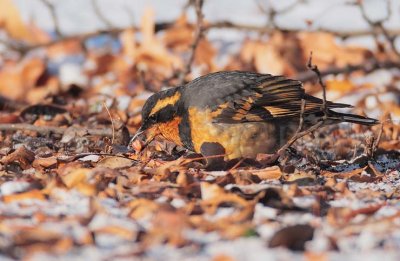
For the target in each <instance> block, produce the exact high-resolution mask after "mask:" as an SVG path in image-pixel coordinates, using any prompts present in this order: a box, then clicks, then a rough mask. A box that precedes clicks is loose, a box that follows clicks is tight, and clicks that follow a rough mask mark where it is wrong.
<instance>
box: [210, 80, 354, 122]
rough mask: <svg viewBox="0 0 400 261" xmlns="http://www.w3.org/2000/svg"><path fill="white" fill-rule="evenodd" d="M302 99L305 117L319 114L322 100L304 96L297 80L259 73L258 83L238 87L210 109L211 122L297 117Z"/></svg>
mask: <svg viewBox="0 0 400 261" xmlns="http://www.w3.org/2000/svg"><path fill="white" fill-rule="evenodd" d="M261 76H262V77H261ZM231 84H233V85H235V83H231ZM231 88H232V87H231ZM232 89H233V88H232ZM302 99H304V100H305V109H304V114H305V115H307V114H311V113H315V112H318V111H321V108H322V103H323V102H322V100H321V99H319V98H316V97H313V96H310V95H307V94H305V91H304V89H303V87H302V83H301V82H300V81H296V80H291V79H288V78H286V77H284V76H272V75H262V74H260V78H259V80H256V81H254V82H253V83H250V84H249V85H246V86H245V87H244V88H238V89H237V91H236V92H234V93H230V94H228V95H227V96H225V97H224V98H223V99H220V100H221V101H222V102H221V101H219V103H218V104H217V106H216V107H210V108H211V113H212V115H213V119H214V122H218V123H239V122H257V121H269V120H277V119H285V118H295V117H299V116H300V114H301V103H302ZM327 106H328V108H343V107H351V106H350V105H346V104H340V103H332V102H327Z"/></svg>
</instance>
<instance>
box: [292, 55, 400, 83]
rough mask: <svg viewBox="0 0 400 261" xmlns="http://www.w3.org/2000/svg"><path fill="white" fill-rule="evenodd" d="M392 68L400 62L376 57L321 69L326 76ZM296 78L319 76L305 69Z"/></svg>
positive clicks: (304, 79) (304, 78)
mask: <svg viewBox="0 0 400 261" xmlns="http://www.w3.org/2000/svg"><path fill="white" fill-rule="evenodd" d="M391 68H400V62H394V61H391V60H386V61H381V62H380V61H378V60H376V59H375V58H373V59H370V60H367V61H365V62H363V63H361V64H356V65H351V64H349V65H346V66H343V67H331V68H328V69H326V70H323V71H320V76H321V77H324V76H327V75H338V74H350V73H352V72H356V71H362V72H365V73H370V72H372V71H375V70H378V69H391ZM294 78H296V79H297V80H299V81H302V82H305V81H311V80H314V79H317V78H318V75H316V74H315V73H314V72H313V71H309V70H308V71H305V72H301V73H299V74H297V75H296V76H295V77H294Z"/></svg>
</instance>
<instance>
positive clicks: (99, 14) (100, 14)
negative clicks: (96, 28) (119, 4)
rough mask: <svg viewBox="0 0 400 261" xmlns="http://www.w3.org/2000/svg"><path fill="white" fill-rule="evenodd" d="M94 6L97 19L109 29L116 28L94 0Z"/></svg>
mask: <svg viewBox="0 0 400 261" xmlns="http://www.w3.org/2000/svg"><path fill="white" fill-rule="evenodd" d="M91 3H92V6H93V11H94V13H95V14H96V15H97V17H98V18H99V19H100V20H101V21H102V22H103V23H104V24H105V25H106V26H107V27H108V28H114V27H115V26H114V25H113V23H112V22H111V21H110V19H108V18H107V17H106V16H105V15H104V14H103V12H102V11H101V10H100V7H99V5H98V4H97V0H92V1H91Z"/></svg>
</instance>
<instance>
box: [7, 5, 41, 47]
mask: <svg viewBox="0 0 400 261" xmlns="http://www.w3.org/2000/svg"><path fill="white" fill-rule="evenodd" d="M0 26H1V27H3V28H5V30H6V31H7V33H8V34H9V35H10V36H11V37H12V38H14V39H17V40H24V41H27V42H31V43H33V42H35V41H34V35H33V34H32V32H30V30H29V29H28V27H27V26H26V25H25V23H24V21H23V20H22V17H21V15H20V13H19V11H18V9H17V7H16V6H15V4H14V2H13V1H11V0H0Z"/></svg>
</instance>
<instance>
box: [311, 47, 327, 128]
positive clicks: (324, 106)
mask: <svg viewBox="0 0 400 261" xmlns="http://www.w3.org/2000/svg"><path fill="white" fill-rule="evenodd" d="M307 68H308V69H310V70H311V71H313V72H314V73H315V74H316V75H317V77H318V82H319V85H321V88H322V111H323V112H324V120H326V118H327V117H328V107H327V106H326V86H325V84H324V82H323V81H322V76H321V72H320V71H319V69H318V66H317V65H313V64H312V52H311V53H310V58H309V59H308V63H307Z"/></svg>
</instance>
